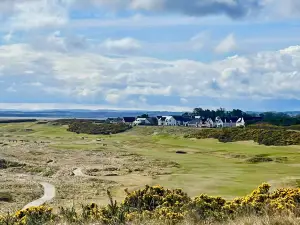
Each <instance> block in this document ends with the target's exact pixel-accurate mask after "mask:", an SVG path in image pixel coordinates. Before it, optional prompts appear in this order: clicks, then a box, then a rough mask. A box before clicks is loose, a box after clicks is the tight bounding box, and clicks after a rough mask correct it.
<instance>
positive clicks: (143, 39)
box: [0, 0, 300, 110]
mask: <svg viewBox="0 0 300 225" xmlns="http://www.w3.org/2000/svg"><path fill="white" fill-rule="evenodd" d="M299 19H300V1H299V0H284V1H282V0H188V1H187V0H0V108H10V109H16V108H35V109H36V108H41V109H43V108H91V109H96V108H102V109H103V108H111V109H116V108H120V109H148V110H151V109H152V110H158V109H159V110H162V109H165V110H188V109H190V108H193V107H195V106H201V107H203V108H217V107H225V108H228V109H231V108H241V109H243V110H300V46H299V44H300V20H299Z"/></svg>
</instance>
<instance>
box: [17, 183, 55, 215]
mask: <svg viewBox="0 0 300 225" xmlns="http://www.w3.org/2000/svg"><path fill="white" fill-rule="evenodd" d="M40 184H41V185H42V186H43V187H44V195H43V197H41V198H39V199H37V200H35V201H33V202H30V203H28V204H27V205H26V206H24V208H23V209H22V210H24V209H28V208H30V207H38V206H41V205H43V204H44V203H45V202H48V201H51V200H52V199H53V198H54V197H55V187H54V186H53V185H52V184H49V183H46V182H41V183H40Z"/></svg>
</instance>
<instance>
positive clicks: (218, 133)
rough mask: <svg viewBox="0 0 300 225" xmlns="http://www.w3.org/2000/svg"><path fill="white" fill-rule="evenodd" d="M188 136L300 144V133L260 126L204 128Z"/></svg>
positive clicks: (279, 144)
mask: <svg viewBox="0 0 300 225" xmlns="http://www.w3.org/2000/svg"><path fill="white" fill-rule="evenodd" d="M185 137H186V138H198V139H205V138H215V139H218V140H219V141H220V142H224V143H226V142H235V141H252V140H253V141H255V142H257V143H259V144H262V145H267V146H271V145H274V146H286V145H300V133H299V132H294V131H286V130H282V129H259V128H245V129H241V128H224V129H203V130H198V131H196V132H194V133H193V134H188V135H185Z"/></svg>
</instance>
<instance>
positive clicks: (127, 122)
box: [122, 117, 135, 125]
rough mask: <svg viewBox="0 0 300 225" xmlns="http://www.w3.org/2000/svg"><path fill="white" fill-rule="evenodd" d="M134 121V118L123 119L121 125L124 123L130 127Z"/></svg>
mask: <svg viewBox="0 0 300 225" xmlns="http://www.w3.org/2000/svg"><path fill="white" fill-rule="evenodd" d="M134 121H135V117H123V120H122V122H123V123H126V124H129V125H132V124H133V123H134Z"/></svg>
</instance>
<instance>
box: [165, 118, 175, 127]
mask: <svg viewBox="0 0 300 225" xmlns="http://www.w3.org/2000/svg"><path fill="white" fill-rule="evenodd" d="M164 125H165V126H177V120H176V119H175V118H174V117H173V116H166V118H165V122H164Z"/></svg>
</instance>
